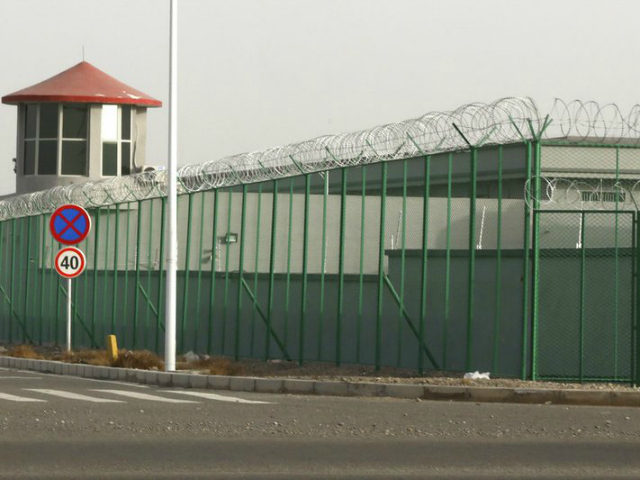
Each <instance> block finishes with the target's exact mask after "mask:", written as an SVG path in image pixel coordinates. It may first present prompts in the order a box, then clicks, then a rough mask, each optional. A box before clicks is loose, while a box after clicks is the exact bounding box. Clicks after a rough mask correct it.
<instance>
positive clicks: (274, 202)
mask: <svg viewBox="0 0 640 480" xmlns="http://www.w3.org/2000/svg"><path fill="white" fill-rule="evenodd" d="M277 231H278V180H274V181H273V197H272V198H271V241H270V245H269V293H268V295H269V298H268V300H267V302H268V305H267V329H266V330H265V332H264V360H265V362H266V361H267V360H269V357H270V355H271V337H270V333H271V325H272V322H271V320H272V318H273V285H274V281H275V270H276V240H277V238H278V235H277Z"/></svg>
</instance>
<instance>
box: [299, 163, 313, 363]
mask: <svg viewBox="0 0 640 480" xmlns="http://www.w3.org/2000/svg"><path fill="white" fill-rule="evenodd" d="M310 189H311V182H310V175H309V174H308V173H307V174H306V175H305V176H304V226H303V232H302V292H301V299H300V330H299V332H298V334H299V338H298V353H299V359H298V364H299V365H302V364H303V363H304V335H305V322H306V316H307V286H308V281H307V259H308V256H309V251H308V246H309V245H308V244H309V194H310Z"/></svg>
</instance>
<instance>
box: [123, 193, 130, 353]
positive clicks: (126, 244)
mask: <svg viewBox="0 0 640 480" xmlns="http://www.w3.org/2000/svg"><path fill="white" fill-rule="evenodd" d="M130 226H131V202H127V221H126V227H125V242H124V293H123V295H122V297H123V298H122V318H123V322H124V325H123V326H124V328H123V329H122V345H126V342H127V328H128V326H129V312H128V311H127V310H128V308H127V305H128V300H129V234H130Z"/></svg>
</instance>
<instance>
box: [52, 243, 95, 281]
mask: <svg viewBox="0 0 640 480" xmlns="http://www.w3.org/2000/svg"><path fill="white" fill-rule="evenodd" d="M86 263H87V261H86V259H85V256H84V253H82V250H80V249H79V248H76V247H67V248H63V249H62V250H60V251H59V252H58V254H57V255H56V260H55V267H56V271H57V272H58V273H59V274H60V275H61V276H63V277H64V278H75V277H77V276H78V275H80V274H81V273H82V272H83V271H84V267H85V265H86Z"/></svg>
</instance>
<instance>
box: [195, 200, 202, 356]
mask: <svg viewBox="0 0 640 480" xmlns="http://www.w3.org/2000/svg"><path fill="white" fill-rule="evenodd" d="M198 195H200V236H199V239H198V275H197V277H196V314H195V318H194V321H193V351H194V352H197V351H198V337H199V335H198V332H199V330H200V300H201V292H202V251H203V250H202V247H203V242H204V240H203V239H204V196H205V194H204V192H200V193H199V194H198Z"/></svg>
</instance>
